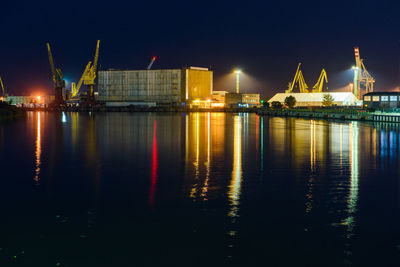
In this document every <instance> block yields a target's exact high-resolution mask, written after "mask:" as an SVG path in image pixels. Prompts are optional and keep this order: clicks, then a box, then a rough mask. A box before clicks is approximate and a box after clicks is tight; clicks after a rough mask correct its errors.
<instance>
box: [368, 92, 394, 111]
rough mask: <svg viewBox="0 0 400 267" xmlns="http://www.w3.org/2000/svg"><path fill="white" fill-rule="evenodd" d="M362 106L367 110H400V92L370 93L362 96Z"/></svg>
mask: <svg viewBox="0 0 400 267" xmlns="http://www.w3.org/2000/svg"><path fill="white" fill-rule="evenodd" d="M363 106H364V107H365V108H368V109H393V108H400V92H370V93H366V94H364V95H363Z"/></svg>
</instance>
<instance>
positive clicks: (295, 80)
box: [285, 63, 308, 93]
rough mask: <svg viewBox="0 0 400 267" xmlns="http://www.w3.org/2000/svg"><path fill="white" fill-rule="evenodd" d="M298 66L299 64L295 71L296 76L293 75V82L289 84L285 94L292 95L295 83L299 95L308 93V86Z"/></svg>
mask: <svg viewBox="0 0 400 267" xmlns="http://www.w3.org/2000/svg"><path fill="white" fill-rule="evenodd" d="M300 65H301V63H299V65H297V70H296V74H295V75H294V78H293V81H292V82H289V86H288V89H287V90H286V91H285V93H292V92H293V89H294V86H295V84H296V83H297V84H298V86H299V90H300V93H308V86H307V84H306V81H305V80H304V76H303V72H302V71H301V69H300Z"/></svg>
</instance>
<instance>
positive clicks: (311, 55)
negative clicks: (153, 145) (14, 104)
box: [0, 0, 400, 97]
mask: <svg viewBox="0 0 400 267" xmlns="http://www.w3.org/2000/svg"><path fill="white" fill-rule="evenodd" d="M0 29H1V37H2V38H1V41H0V75H1V76H2V77H3V80H4V82H5V84H6V87H7V89H8V91H9V93H11V94H21V93H33V92H37V91H45V90H48V92H51V88H52V83H51V80H50V79H51V77H50V69H49V65H48V59H47V51H46V47H45V43H46V42H47V41H49V42H50V44H51V46H52V50H53V56H54V58H55V61H56V65H58V66H59V67H61V69H62V70H63V73H64V75H65V77H66V78H67V80H68V81H71V80H72V81H76V80H78V79H79V77H80V74H81V72H82V71H83V68H84V66H85V65H86V63H87V62H88V61H89V60H91V59H92V58H93V54H94V50H95V45H96V40H97V39H100V40H101V44H100V59H99V64H100V69H108V68H117V69H119V68H121V69H143V68H145V67H146V66H147V64H148V63H149V61H150V59H151V57H152V56H153V55H156V56H158V60H157V61H156V63H155V64H154V66H153V68H180V67H183V66H189V65H192V66H204V67H210V66H211V67H212V69H213V70H214V79H215V81H216V88H215V89H219V90H233V88H234V79H233V76H232V75H231V76H226V75H228V74H229V73H231V72H232V70H233V69H234V68H235V67H240V68H241V69H242V70H243V72H244V73H245V76H244V79H243V83H242V88H243V90H244V91H248V92H256V91H259V92H261V93H262V94H263V95H264V96H266V97H268V96H272V95H273V94H274V93H275V92H278V91H282V92H283V91H284V89H286V86H287V83H288V82H289V81H290V80H291V79H292V77H293V75H294V72H295V70H296V67H297V63H298V62H299V61H301V62H302V64H303V67H302V70H303V73H304V76H305V79H306V82H307V83H308V85H309V87H312V86H313V85H314V83H315V82H316V80H317V78H318V75H319V73H320V71H321V69H322V68H325V69H326V71H327V73H328V79H329V89H330V90H336V89H339V88H342V87H344V86H346V85H348V83H349V82H350V81H351V80H352V76H351V72H350V71H349V68H351V66H352V65H353V64H354V51H353V47H354V46H355V45H358V46H359V47H360V54H361V57H362V58H364V60H365V61H364V62H365V65H366V67H367V69H368V70H369V72H370V73H371V74H372V75H373V76H374V78H375V79H376V83H375V87H376V90H381V91H383V90H393V89H394V88H396V87H397V86H398V84H399V80H400V77H399V76H400V71H399V62H400V4H399V1H388V2H387V3H385V2H384V1H367V0H365V1H315V2H314V1H296V2H295V3H292V2H291V1H259V2H251V1H226V2H225V1H215V0H214V1H179V2H177V1H163V2H157V1H144V0H143V1H137V2H136V1H116V0H113V1H93V2H91V1H38V2H37V1H7V0H6V1H5V2H4V1H3V2H2V6H1V15H0ZM225 81H226V82H225Z"/></svg>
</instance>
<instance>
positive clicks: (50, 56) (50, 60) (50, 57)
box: [46, 43, 57, 83]
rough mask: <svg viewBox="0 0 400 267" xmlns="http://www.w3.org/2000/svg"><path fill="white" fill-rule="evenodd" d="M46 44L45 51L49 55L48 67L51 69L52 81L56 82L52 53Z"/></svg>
mask: <svg viewBox="0 0 400 267" xmlns="http://www.w3.org/2000/svg"><path fill="white" fill-rule="evenodd" d="M46 46H47V53H48V55H49V63H50V69H51V74H52V75H53V81H54V83H55V82H56V75H57V72H56V67H55V65H54V59H53V55H52V54H51V49H50V44H49V43H46Z"/></svg>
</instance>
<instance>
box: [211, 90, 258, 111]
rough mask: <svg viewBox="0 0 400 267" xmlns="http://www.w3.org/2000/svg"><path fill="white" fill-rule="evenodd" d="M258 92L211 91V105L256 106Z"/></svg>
mask: <svg viewBox="0 0 400 267" xmlns="http://www.w3.org/2000/svg"><path fill="white" fill-rule="evenodd" d="M258 106H260V94H244V93H230V92H227V91H213V94H212V101H211V107H248V108H250V107H258Z"/></svg>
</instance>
